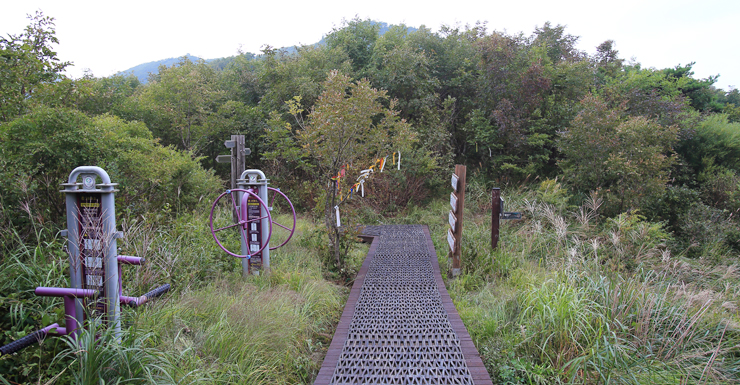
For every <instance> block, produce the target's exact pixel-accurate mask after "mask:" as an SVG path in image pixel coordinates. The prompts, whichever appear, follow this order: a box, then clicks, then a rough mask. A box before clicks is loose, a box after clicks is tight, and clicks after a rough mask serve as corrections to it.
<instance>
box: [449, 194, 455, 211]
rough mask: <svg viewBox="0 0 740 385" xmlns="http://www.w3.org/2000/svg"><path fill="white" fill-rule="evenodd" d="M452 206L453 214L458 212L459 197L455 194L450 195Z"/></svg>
mask: <svg viewBox="0 0 740 385" xmlns="http://www.w3.org/2000/svg"><path fill="white" fill-rule="evenodd" d="M450 206H452V212H453V213H456V212H457V196H455V193H450Z"/></svg>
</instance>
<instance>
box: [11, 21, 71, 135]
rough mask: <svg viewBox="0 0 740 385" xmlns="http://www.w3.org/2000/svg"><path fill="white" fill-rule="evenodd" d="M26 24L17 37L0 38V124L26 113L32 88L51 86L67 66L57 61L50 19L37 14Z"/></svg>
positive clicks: (53, 30) (53, 32) (55, 39)
mask: <svg viewBox="0 0 740 385" xmlns="http://www.w3.org/2000/svg"><path fill="white" fill-rule="evenodd" d="M28 19H29V20H30V22H31V24H29V25H28V26H27V27H26V29H25V31H24V32H22V33H20V34H18V35H10V34H9V35H8V36H7V37H0V122H2V121H8V120H11V119H13V118H15V117H17V116H19V115H22V114H23V113H25V112H26V103H27V101H28V99H29V98H30V97H31V95H32V94H33V93H34V91H35V89H36V87H38V86H39V85H41V84H43V83H52V82H54V81H56V80H58V79H60V78H62V77H63V76H62V75H61V73H62V71H64V69H65V68H66V67H67V66H69V65H71V64H72V63H70V62H62V61H60V60H59V58H57V53H56V52H55V51H54V50H53V45H54V44H58V43H59V40H58V39H57V37H56V29H55V27H54V18H52V17H49V16H44V14H43V13H41V12H40V11H36V14H35V15H33V16H31V15H28Z"/></svg>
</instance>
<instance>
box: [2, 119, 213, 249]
mask: <svg viewBox="0 0 740 385" xmlns="http://www.w3.org/2000/svg"><path fill="white" fill-rule="evenodd" d="M0 128H2V130H0V151H1V152H2V154H3V156H2V160H0V162H1V163H2V170H0V178H2V181H3V186H4V187H3V188H1V189H0V198H1V199H2V205H3V207H4V209H5V210H7V212H15V213H20V212H22V211H21V210H24V211H26V212H28V214H27V215H12V216H10V218H9V219H10V220H11V221H12V223H13V225H14V226H17V227H16V228H17V229H19V231H20V232H21V234H23V237H26V232H27V231H29V228H30V221H31V220H34V221H36V222H37V223H39V224H40V225H42V226H46V225H50V224H53V223H57V224H61V218H62V216H63V215H64V196H63V194H60V193H59V185H60V184H61V183H62V182H66V181H67V176H68V175H69V173H70V172H72V170H74V169H75V168H76V167H78V166H81V165H95V166H100V167H102V168H104V169H106V170H107V171H108V173H109V175H111V178H112V180H113V181H115V182H118V183H121V184H122V187H121V193H120V195H119V202H121V203H122V205H123V210H122V211H123V212H124V213H126V214H128V215H134V214H144V213H147V212H150V211H152V210H154V211H157V210H159V209H161V208H162V207H164V206H165V205H169V206H170V207H172V208H174V209H189V208H192V207H193V206H194V205H195V204H198V203H200V202H201V200H202V199H203V198H204V197H206V196H210V194H212V193H214V192H215V191H216V190H218V189H219V188H220V182H219V181H218V180H217V179H215V178H214V176H213V173H212V172H210V171H206V170H204V169H202V168H201V167H200V166H199V165H198V163H197V162H196V161H195V160H194V159H193V158H192V157H191V155H190V154H188V153H182V152H179V151H176V150H175V149H173V148H168V147H162V146H161V145H159V144H158V143H157V141H156V140H155V139H154V138H153V137H152V134H151V132H149V130H148V129H147V128H146V126H145V125H144V124H142V123H139V122H132V123H127V122H124V121H122V120H121V119H119V118H115V117H112V116H99V117H96V118H89V117H87V116H86V115H84V114H82V113H80V112H78V111H75V110H67V109H63V108H57V109H50V108H46V107H40V108H37V109H35V110H34V111H32V112H31V113H29V114H27V115H26V116H24V117H22V118H18V119H16V120H13V121H12V122H9V123H7V124H5V125H4V126H2V127H0ZM119 204H120V203H119ZM119 212H120V211H119ZM29 217H32V218H29Z"/></svg>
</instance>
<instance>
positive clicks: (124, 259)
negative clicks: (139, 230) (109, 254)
mask: <svg viewBox="0 0 740 385" xmlns="http://www.w3.org/2000/svg"><path fill="white" fill-rule="evenodd" d="M116 258H117V259H118V263H122V264H124V265H143V264H144V262H146V260H145V259H144V258H140V257H132V256H130V255H119V256H117V257H116Z"/></svg>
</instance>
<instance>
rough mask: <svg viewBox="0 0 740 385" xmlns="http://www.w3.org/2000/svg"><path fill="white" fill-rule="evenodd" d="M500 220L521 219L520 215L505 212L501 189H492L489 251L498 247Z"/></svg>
mask: <svg viewBox="0 0 740 385" xmlns="http://www.w3.org/2000/svg"><path fill="white" fill-rule="evenodd" d="M502 219H522V213H514V212H512V213H509V212H505V211H504V198H501V189H500V188H498V187H494V188H493V190H492V191H491V249H493V250H496V247H498V240H499V225H500V224H501V220H502Z"/></svg>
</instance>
